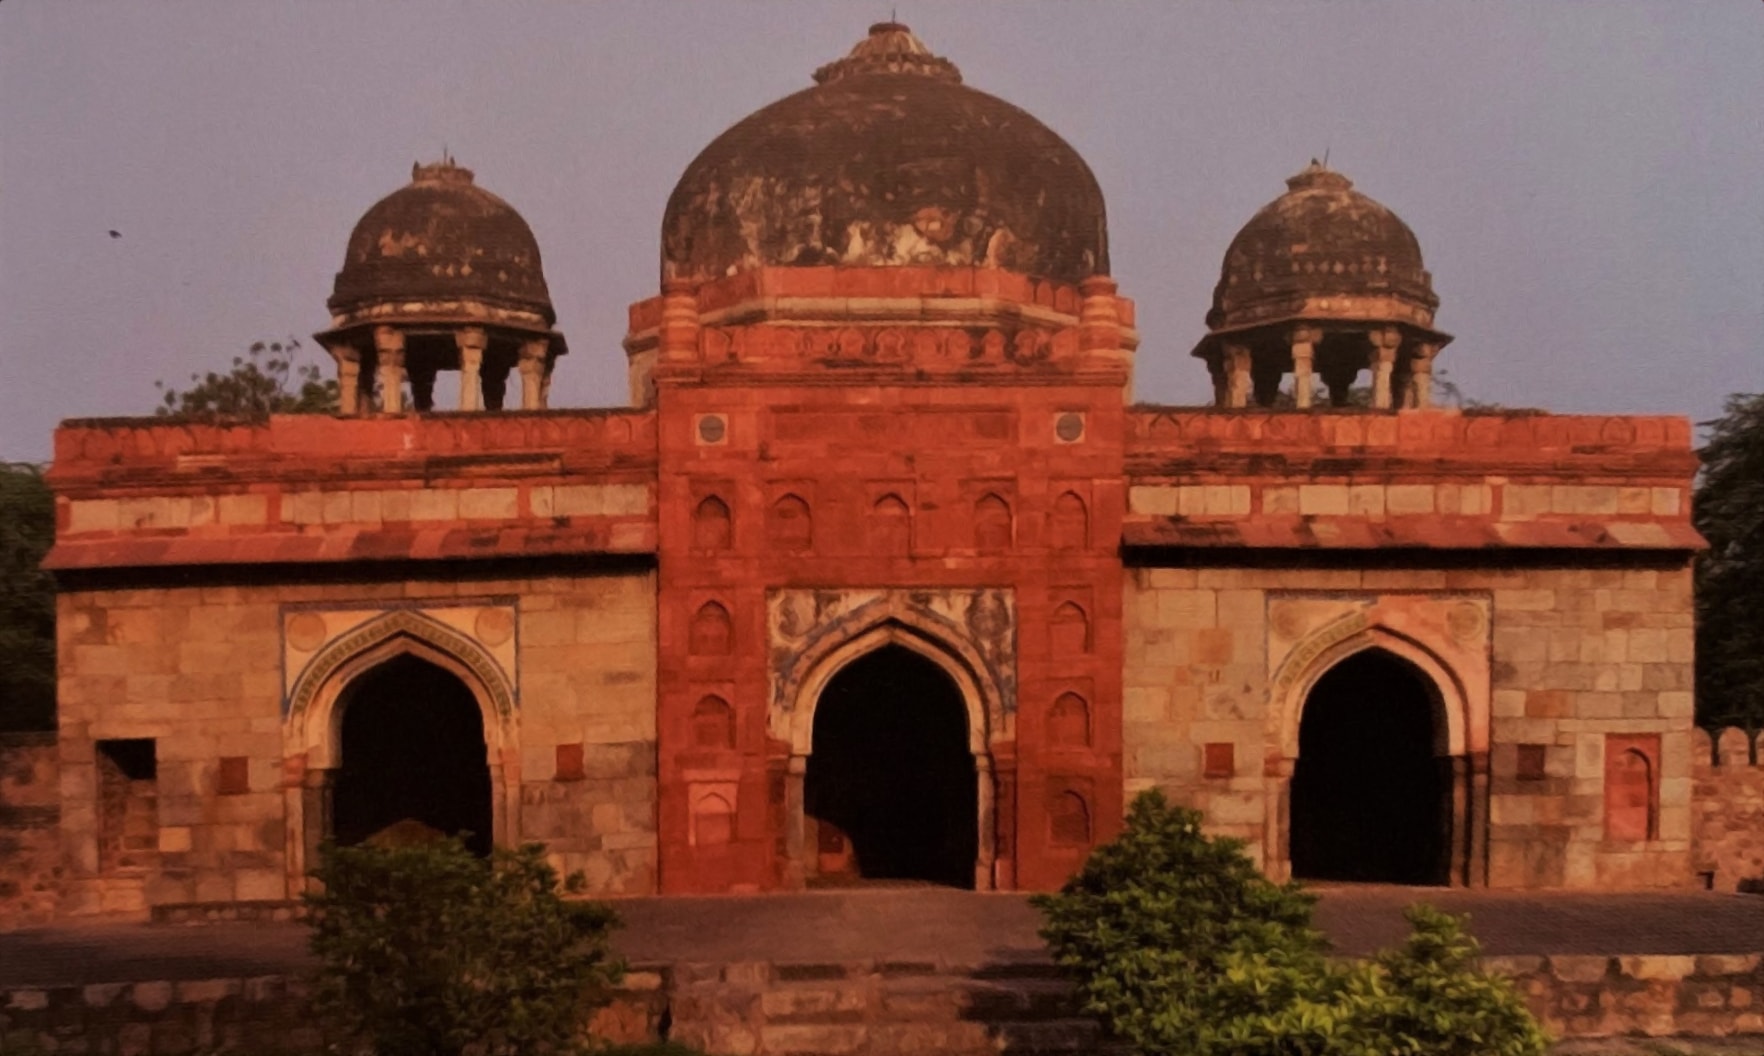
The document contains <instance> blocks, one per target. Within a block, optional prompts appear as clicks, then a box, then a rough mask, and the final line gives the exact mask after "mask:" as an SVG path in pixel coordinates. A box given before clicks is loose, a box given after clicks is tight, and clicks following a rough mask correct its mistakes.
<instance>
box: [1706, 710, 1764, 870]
mask: <svg viewBox="0 0 1764 1056" xmlns="http://www.w3.org/2000/svg"><path fill="white" fill-rule="evenodd" d="M1691 756H1692V767H1691V777H1692V781H1693V782H1694V792H1693V796H1694V799H1693V807H1692V814H1691V831H1692V840H1693V848H1692V856H1691V858H1692V866H1693V868H1695V869H1696V870H1697V872H1698V873H1699V874H1704V875H1705V879H1707V880H1708V882H1709V884H1710V886H1712V887H1713V888H1714V889H1715V890H1717V891H1735V890H1745V891H1750V892H1752V893H1754V894H1759V893H1764V765H1760V763H1761V762H1764V760H1760V759H1759V753H1758V746H1757V745H1755V744H1754V743H1753V736H1752V734H1751V733H1749V732H1748V731H1746V730H1742V729H1738V728H1736V727H1733V726H1729V727H1726V728H1725V729H1721V730H1715V731H1710V730H1703V729H1699V730H1697V731H1696V732H1695V733H1694V734H1693V735H1692V738H1691Z"/></svg>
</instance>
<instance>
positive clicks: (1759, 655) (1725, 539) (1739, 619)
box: [1691, 393, 1764, 730]
mask: <svg viewBox="0 0 1764 1056" xmlns="http://www.w3.org/2000/svg"><path fill="white" fill-rule="evenodd" d="M1706 424H1707V425H1708V428H1709V442H1708V444H1706V445H1705V446H1704V447H1703V450H1702V452H1701V454H1702V457H1703V472H1702V476H1701V477H1700V478H1699V479H1698V482H1697V489H1696V498H1695V501H1694V502H1693V503H1692V507H1691V508H1692V519H1693V521H1694V523H1695V524H1696V526H1697V530H1698V531H1700V532H1702V533H1703V538H1705V539H1707V540H1708V541H1709V549H1708V551H1706V552H1705V553H1704V554H1702V555H1701V556H1700V557H1699V558H1698V560H1697V572H1696V589H1697V721H1698V722H1700V723H1702V724H1704V725H1706V726H1722V725H1729V724H1732V725H1739V726H1745V727H1747V728H1750V729H1754V730H1755V729H1758V728H1760V727H1764V619H1760V617H1759V614H1758V599H1760V598H1764V393H1753V394H1751V395H1744V394H1736V395H1733V396H1729V397H1728V398H1727V406H1726V413H1725V414H1723V415H1722V416H1721V417H1720V418H1718V419H1716V420H1715V421H1713V422H1709V423H1706Z"/></svg>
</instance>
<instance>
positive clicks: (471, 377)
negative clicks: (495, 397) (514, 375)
mask: <svg viewBox="0 0 1764 1056" xmlns="http://www.w3.org/2000/svg"><path fill="white" fill-rule="evenodd" d="M453 341H454V344H456V345H458V346H459V409H460V410H462V411H481V410H483V409H484V391H483V381H482V378H483V373H484V347H485V346H486V345H488V344H489V342H490V338H489V335H487V334H485V333H484V328H483V327H481V326H467V327H462V328H461V329H460V331H459V332H458V333H456V334H454V335H453Z"/></svg>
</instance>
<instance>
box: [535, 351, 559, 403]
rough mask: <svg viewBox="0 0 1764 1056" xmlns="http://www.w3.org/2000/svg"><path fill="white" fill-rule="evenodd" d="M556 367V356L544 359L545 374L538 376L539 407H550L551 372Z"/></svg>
mask: <svg viewBox="0 0 1764 1056" xmlns="http://www.w3.org/2000/svg"><path fill="white" fill-rule="evenodd" d="M556 366H557V357H556V356H550V355H548V356H546V357H545V372H544V373H543V374H541V375H540V376H539V406H540V407H541V408H546V407H550V406H551V371H552V369H553V368H554V367H556Z"/></svg>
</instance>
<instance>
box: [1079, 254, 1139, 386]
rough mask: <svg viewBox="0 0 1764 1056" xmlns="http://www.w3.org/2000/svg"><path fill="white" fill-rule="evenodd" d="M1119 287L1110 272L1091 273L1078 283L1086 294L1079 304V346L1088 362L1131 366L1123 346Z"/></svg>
mask: <svg viewBox="0 0 1764 1056" xmlns="http://www.w3.org/2000/svg"><path fill="white" fill-rule="evenodd" d="M1118 289H1119V287H1117V286H1116V285H1115V280H1114V279H1111V278H1109V277H1108V276H1107V275H1092V276H1090V277H1089V278H1087V279H1085V280H1083V281H1082V282H1080V283H1079V284H1078V292H1079V294H1080V295H1082V297H1083V300H1082V301H1080V302H1079V307H1078V349H1079V351H1080V352H1082V353H1084V358H1085V360H1086V361H1088V362H1092V363H1097V362H1105V361H1106V362H1115V363H1120V364H1121V365H1122V366H1130V365H1131V360H1130V359H1129V356H1128V354H1127V350H1126V349H1124V348H1122V347H1121V310H1120V305H1119V302H1118V301H1117V299H1116V297H1115V294H1116V292H1117V290H1118Z"/></svg>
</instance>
